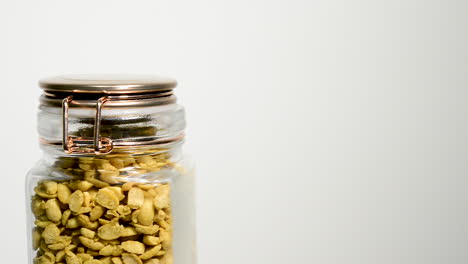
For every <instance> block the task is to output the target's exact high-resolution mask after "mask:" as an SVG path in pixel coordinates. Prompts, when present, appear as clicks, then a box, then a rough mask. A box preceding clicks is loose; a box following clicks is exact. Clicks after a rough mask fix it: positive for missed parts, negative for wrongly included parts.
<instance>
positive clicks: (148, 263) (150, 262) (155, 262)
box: [145, 259, 161, 264]
mask: <svg viewBox="0 0 468 264" xmlns="http://www.w3.org/2000/svg"><path fill="white" fill-rule="evenodd" d="M160 263H161V262H160V261H159V259H150V260H147V261H145V264H160Z"/></svg>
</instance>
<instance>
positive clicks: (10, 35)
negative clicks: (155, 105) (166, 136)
mask: <svg viewBox="0 0 468 264" xmlns="http://www.w3.org/2000/svg"><path fill="white" fill-rule="evenodd" d="M467 11H468V4H467V2H466V1H462V0H460V1H457V0H425V1H423V0H387V1H382V0H355V1H346V0H341V1H339V0H328V1H326V0H315V1H313V0H308V1H307V0H303V1H301V0H288V1H278V0H270V1H266V0H237V1H214V0H199V1H169V0H164V1H161V0H153V1H139V0H137V1H116V0H113V1H108V0H99V1H95V0H94V1H88V0H81V1H64V0H40V1H32V0H29V1H25V0H15V1H1V3H0V34H1V35H0V40H1V41H0V70H1V71H0V73H1V74H0V85H1V90H0V91H1V97H0V98H1V103H0V107H1V112H0V115H1V123H0V124H1V125H0V126H1V131H0V133H1V134H0V138H1V140H2V142H1V143H0V144H1V146H2V151H1V154H0V157H1V159H0V160H1V161H0V162H1V168H0V169H1V171H2V173H1V187H2V188H1V191H0V201H1V205H0V208H1V217H0V234H1V236H0V237H1V238H0V250H1V255H2V256H1V262H2V263H26V261H27V260H26V250H25V248H26V228H25V220H24V218H25V213H24V212H25V208H24V207H25V205H24V204H25V196H24V193H23V188H24V187H23V183H24V175H25V173H26V171H27V170H28V168H30V167H32V166H33V164H34V162H35V161H36V160H38V158H39V157H40V155H41V153H40V151H39V148H38V143H37V134H36V131H35V127H36V121H35V112H36V107H37V104H38V96H39V95H40V92H41V91H40V89H39V88H38V87H37V85H36V82H37V80H38V79H39V78H42V77H45V76H50V75H57V74H68V73H142V74H154V73H156V74H162V75H169V76H172V77H175V78H176V79H177V80H178V81H179V87H178V88H177V90H176V92H177V94H178V97H179V99H180V102H181V103H182V104H184V105H185V106H186V108H187V120H188V128H187V133H188V140H187V141H188V143H187V150H188V152H190V153H192V154H193V156H194V157H195V159H196V161H197V176H198V178H197V222H198V223H197V226H198V242H199V263H201V264H218V263H223V264H234V263H236V264H237V263H245V264H247V263H249V264H250V263H252V264H258V263H268V264H283V263H320V264H328V263H330V264H332V263H337V264H338V263H339V264H347V263H356V264H367V263H369V264H375V263H379V264H384V263H389V264H390V263H391V264H395V263H399V264H403V263H404V264H406V263H408V264H414V263H424V264H430V263H441V264H447V263H450V264H452V263H467V262H468V227H467V225H468V214H467V210H468V206H467V202H468V201H467V198H468V194H467V187H468V186H467V180H466V175H467V172H468V162H467V154H468V141H467V132H468V131H467V130H468V126H467V125H466V123H467V118H466V114H467V109H468V106H467V105H466V99H467V95H468V92H467V84H468V72H467V70H468V51H467V44H468V43H467V37H466V34H467V29H468V18H467V15H466V13H467ZM177 264H179V263H177ZM181 264H183V263H181Z"/></svg>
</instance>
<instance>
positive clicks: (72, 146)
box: [62, 96, 114, 155]
mask: <svg viewBox="0 0 468 264" xmlns="http://www.w3.org/2000/svg"><path fill="white" fill-rule="evenodd" d="M72 101H73V96H68V97H66V98H65V99H63V101H62V114H63V115H62V118H63V119H62V131H63V134H62V146H63V150H64V151H65V152H66V153H69V154H75V153H81V154H83V153H88V154H89V153H93V152H94V154H96V155H99V154H106V153H109V152H111V151H112V149H113V148H114V146H113V142H112V140H111V139H110V138H106V137H101V136H100V133H101V111H102V107H103V105H104V104H105V103H106V102H107V101H109V98H108V97H107V96H104V97H101V98H99V99H98V100H97V102H96V118H95V120H94V135H93V138H92V139H89V138H83V137H72V136H69V135H68V109H69V105H70V103H71V102H72ZM91 146H92V148H91Z"/></svg>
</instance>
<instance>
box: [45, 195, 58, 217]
mask: <svg viewBox="0 0 468 264" xmlns="http://www.w3.org/2000/svg"><path fill="white" fill-rule="evenodd" d="M45 207H46V215H47V218H49V220H50V221H52V222H58V221H60V220H61V219H62V211H61V210H60V205H59V203H58V201H57V199H55V198H53V199H49V200H48V201H47V202H46V204H45Z"/></svg>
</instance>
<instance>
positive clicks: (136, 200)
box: [127, 187, 145, 209]
mask: <svg viewBox="0 0 468 264" xmlns="http://www.w3.org/2000/svg"><path fill="white" fill-rule="evenodd" d="M144 200H145V193H144V192H143V190H141V189H140V188H135V187H133V188H131V189H130V191H129V192H128V202H127V205H128V207H130V208H132V209H138V208H140V207H141V206H142V205H143V202H144Z"/></svg>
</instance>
